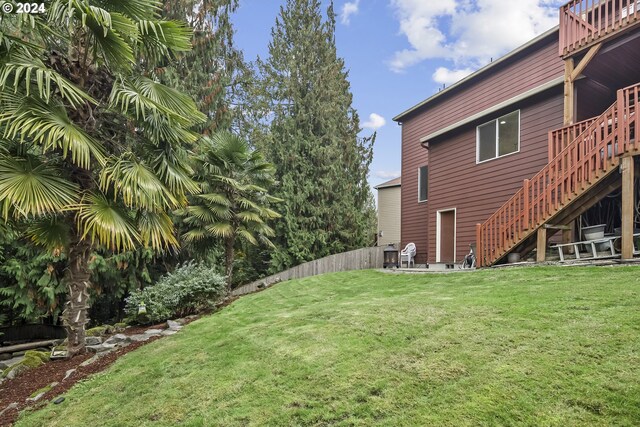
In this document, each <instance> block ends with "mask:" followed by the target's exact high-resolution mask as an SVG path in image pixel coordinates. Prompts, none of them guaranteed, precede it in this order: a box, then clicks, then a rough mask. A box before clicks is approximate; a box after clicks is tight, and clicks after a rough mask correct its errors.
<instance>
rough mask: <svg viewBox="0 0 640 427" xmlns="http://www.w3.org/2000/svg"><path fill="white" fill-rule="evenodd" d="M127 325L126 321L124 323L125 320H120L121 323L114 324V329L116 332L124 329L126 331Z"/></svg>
mask: <svg viewBox="0 0 640 427" xmlns="http://www.w3.org/2000/svg"><path fill="white" fill-rule="evenodd" d="M127 326H128V325H127V324H126V323H124V322H120V323H116V324H114V325H113V329H114V330H115V331H116V332H122V331H124V330H125V329H127Z"/></svg>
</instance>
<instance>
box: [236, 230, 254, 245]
mask: <svg viewBox="0 0 640 427" xmlns="http://www.w3.org/2000/svg"><path fill="white" fill-rule="evenodd" d="M236 234H237V235H238V237H240V238H241V239H243V240H245V241H247V242H249V243H251V244H252V245H254V246H257V245H258V240H256V238H255V237H254V236H253V234H251V233H250V232H248V231H247V230H245V229H242V228H241V229H239V230H238V231H237V232H236Z"/></svg>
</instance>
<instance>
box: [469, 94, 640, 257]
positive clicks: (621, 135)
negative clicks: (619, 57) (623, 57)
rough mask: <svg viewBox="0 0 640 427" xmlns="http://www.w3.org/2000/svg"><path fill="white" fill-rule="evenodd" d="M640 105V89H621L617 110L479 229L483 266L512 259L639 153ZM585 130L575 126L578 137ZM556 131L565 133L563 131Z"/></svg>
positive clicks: (586, 132)
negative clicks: (621, 162)
mask: <svg viewBox="0 0 640 427" xmlns="http://www.w3.org/2000/svg"><path fill="white" fill-rule="evenodd" d="M639 102H640V84H636V85H634V86H630V87H628V88H625V89H621V90H619V91H618V93H617V100H616V102H615V103H614V104H613V105H612V106H611V107H609V108H608V109H607V110H606V111H605V112H604V113H603V114H601V115H600V116H598V117H597V118H595V119H593V120H591V121H590V123H589V124H588V125H586V126H585V129H584V130H583V131H582V132H580V133H579V134H578V135H576V136H575V138H574V139H573V140H572V141H571V142H570V143H569V144H566V146H564V148H563V149H562V150H561V151H560V152H559V153H558V154H557V155H555V156H554V158H553V159H551V161H549V163H548V164H547V165H546V166H545V167H544V168H543V169H542V170H541V171H540V172H538V173H537V174H536V175H535V176H534V177H533V178H531V179H525V180H524V184H523V186H522V188H521V189H520V190H518V192H516V193H515V194H514V195H513V197H511V198H510V199H509V200H508V201H507V202H506V203H505V204H504V205H502V207H501V208H500V209H498V210H497V211H496V212H495V213H494V214H493V215H491V216H490V217H489V219H487V220H486V221H485V222H484V223H483V224H478V225H477V226H476V242H477V248H478V249H477V254H478V265H479V266H481V267H482V266H487V265H491V264H493V263H494V262H496V261H497V260H498V259H500V258H501V257H503V256H504V255H506V254H507V253H508V252H509V251H511V250H512V249H513V248H514V247H515V246H517V245H518V244H520V243H521V242H522V241H523V239H525V238H526V237H528V236H529V235H531V233H533V232H534V231H535V230H536V229H537V228H538V227H539V226H541V225H542V224H544V223H545V222H546V221H548V220H549V219H550V218H551V217H553V216H554V215H555V214H556V213H558V212H559V210H560V209H562V208H563V207H564V206H566V205H567V204H568V203H569V202H570V201H571V200H572V199H574V198H576V197H577V196H579V195H580V194H582V193H583V192H584V191H586V190H587V189H589V188H590V187H591V186H592V185H594V184H595V183H596V182H597V181H598V180H599V179H600V178H602V177H604V176H605V175H606V174H607V173H608V172H609V171H610V170H611V168H613V167H615V166H617V164H618V157H619V156H621V155H623V154H624V153H627V152H629V151H632V150H636V146H635V141H636V132H637V129H638V126H639V125H640V120H639V119H638V115H637V114H635V112H636V111H638V108H639ZM580 126H582V124H576V125H574V129H573V132H574V133H575V132H576V130H577V129H579V128H580ZM555 132H556V135H562V134H563V132H562V129H561V130H559V131H555ZM558 132H559V133H558ZM570 133H571V130H569V131H566V134H567V135H569V134H570ZM559 144H560V143H559ZM563 145H564V144H563Z"/></svg>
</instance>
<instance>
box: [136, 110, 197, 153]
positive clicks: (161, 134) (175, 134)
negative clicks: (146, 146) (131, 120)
mask: <svg viewBox="0 0 640 427" xmlns="http://www.w3.org/2000/svg"><path fill="white" fill-rule="evenodd" d="M138 128H139V130H140V131H141V132H142V133H143V134H144V136H145V137H146V138H148V139H149V140H150V141H151V142H153V143H154V144H155V145H158V146H159V145H161V144H163V143H165V142H169V143H171V144H193V143H195V142H196V141H197V140H198V135H197V134H196V133H194V132H191V131H189V130H187V129H185V128H184V127H182V125H180V123H179V122H178V121H177V120H170V119H169V118H168V117H167V116H166V115H165V114H149V115H148V116H147V117H146V118H145V119H144V121H143V122H141V123H138Z"/></svg>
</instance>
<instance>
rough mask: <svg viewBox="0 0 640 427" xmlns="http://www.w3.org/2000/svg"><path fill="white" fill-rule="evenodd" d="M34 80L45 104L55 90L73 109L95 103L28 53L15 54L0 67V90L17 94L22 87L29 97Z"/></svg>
mask: <svg viewBox="0 0 640 427" xmlns="http://www.w3.org/2000/svg"><path fill="white" fill-rule="evenodd" d="M34 80H35V85H36V86H37V89H38V96H39V97H40V98H42V99H44V100H45V101H46V102H49V99H50V98H51V95H52V94H53V93H54V92H55V90H58V91H59V93H60V96H62V98H64V99H65V100H67V101H68V102H69V103H70V104H71V106H72V107H74V108H75V107H77V106H78V105H80V104H82V103H84V102H85V101H89V102H91V103H93V104H96V103H97V101H96V100H95V99H93V98H92V97H91V96H89V94H87V93H86V92H84V91H83V90H81V89H80V88H78V87H76V86H75V85H74V84H73V83H71V82H70V81H68V80H67V79H65V78H64V77H62V76H61V75H60V74H58V73H57V72H56V71H54V70H52V69H50V68H48V67H47V66H46V65H45V64H44V62H42V61H41V60H40V59H39V58H35V57H33V56H31V55H30V54H29V53H28V52H25V51H21V52H18V53H15V54H13V55H11V56H10V57H9V60H8V61H7V62H5V63H3V64H2V65H1V66H0V89H6V88H13V91H14V92H18V90H19V89H20V88H22V87H24V90H25V92H26V95H27V96H29V95H30V94H31V86H32V85H33V84H34Z"/></svg>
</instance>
